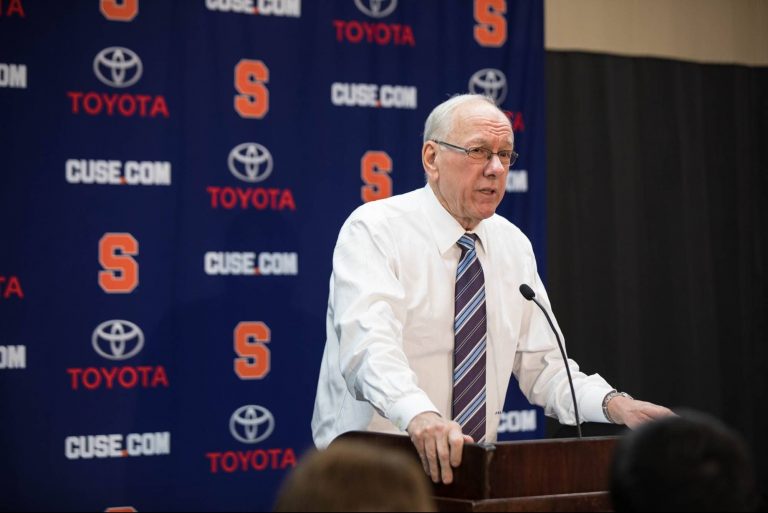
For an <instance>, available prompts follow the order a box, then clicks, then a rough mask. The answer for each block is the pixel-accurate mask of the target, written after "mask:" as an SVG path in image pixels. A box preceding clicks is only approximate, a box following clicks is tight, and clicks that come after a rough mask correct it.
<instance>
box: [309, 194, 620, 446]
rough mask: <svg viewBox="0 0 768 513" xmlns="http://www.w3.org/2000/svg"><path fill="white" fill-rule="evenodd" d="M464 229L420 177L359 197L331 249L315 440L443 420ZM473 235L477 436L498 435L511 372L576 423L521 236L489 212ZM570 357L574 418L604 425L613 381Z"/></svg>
mask: <svg viewBox="0 0 768 513" xmlns="http://www.w3.org/2000/svg"><path fill="white" fill-rule="evenodd" d="M464 233H465V230H464V228H462V226H461V225H460V224H459V223H458V222H457V221H456V220H455V219H454V218H453V217H452V216H451V215H450V214H449V213H448V211H447V210H445V208H443V206H442V205H441V204H440V203H439V201H438V200H437V198H436V196H435V194H434V193H433V191H432V189H431V187H430V186H429V185H427V186H426V187H425V188H424V189H420V190H417V191H414V192H411V193H408V194H404V195H401V196H395V197H393V198H389V199H385V200H380V201H376V202H373V203H368V204H366V205H363V206H361V207H360V208H358V209H357V210H356V211H355V212H354V213H353V214H352V215H351V216H350V217H349V219H348V220H347V221H346V223H345V224H344V226H343V227H342V229H341V233H340V234H339V239H338V242H337V244H336V249H335V252H334V256H333V274H332V276H331V283H330V297H329V300H328V314H327V320H326V329H327V340H326V346H325V352H324V355H323V361H322V366H321V369H320V378H319V382H318V387H317V397H316V400H315V411H314V415H313V418H312V433H313V437H314V440H315V444H316V445H317V446H318V447H320V448H324V447H326V446H327V445H328V444H330V442H331V441H333V439H334V438H336V437H337V436H339V435H341V434H343V433H345V432H348V431H360V430H367V431H377V432H387V433H400V434H404V431H405V429H406V428H407V427H408V424H409V423H410V422H411V420H412V419H413V418H414V417H415V416H416V415H418V414H419V413H422V412H428V411H431V412H437V413H439V414H440V415H441V416H443V417H444V418H446V419H450V415H451V401H452V394H453V343H454V332H453V324H454V290H455V285H456V268H457V266H458V262H459V257H460V256H461V248H460V247H459V246H458V245H457V242H458V240H459V238H460V237H461V236H462V235H463V234H464ZM473 233H476V234H477V235H478V237H479V243H478V244H477V253H478V258H479V259H480V263H481V264H482V266H483V271H484V274H485V288H486V310H487V316H488V343H487V357H486V361H487V369H486V379H487V384H486V389H487V404H486V411H487V415H488V417H487V421H486V425H487V438H486V440H487V441H488V442H495V441H496V434H497V430H498V425H499V417H500V415H501V412H502V409H503V407H504V399H505V395H506V391H507V386H508V384H509V379H510V376H511V375H512V374H513V373H514V375H515V377H517V379H518V381H519V383H520V388H521V390H522V391H523V393H524V394H525V396H526V397H527V398H528V400H529V401H530V402H531V403H534V404H537V405H540V406H543V407H544V411H545V414H546V415H549V416H552V417H557V418H558V419H559V420H560V422H561V423H564V424H572V425H573V424H575V423H576V421H575V415H574V413H573V401H572V400H571V395H570V388H569V386H568V378H567V374H566V371H565V366H564V365H563V359H562V357H561V355H560V350H559V349H558V346H557V341H556V339H555V335H554V334H553V333H552V331H551V329H550V327H549V324H548V323H547V320H546V318H545V317H544V314H543V313H542V312H541V311H540V310H539V309H538V308H537V307H536V305H535V304H534V303H533V302H530V301H526V300H525V299H524V298H523V297H522V296H521V294H520V292H519V290H518V289H519V287H520V285H521V284H522V283H527V284H529V285H530V286H531V288H533V290H534V291H535V292H536V297H537V299H538V300H539V301H541V302H542V303H543V304H544V306H545V307H546V308H548V309H549V308H550V305H549V300H548V298H547V295H546V291H545V290H544V286H543V285H542V283H541V280H540V279H539V275H538V272H537V270H536V260H535V257H534V254H533V249H532V247H531V243H530V241H529V240H528V238H527V237H526V236H525V235H523V233H522V232H521V231H520V230H519V229H518V228H517V227H516V226H514V225H513V224H512V223H510V222H509V221H507V220H506V219H504V218H503V217H500V216H498V215H494V216H493V217H491V218H489V219H486V220H484V221H482V222H481V223H480V224H479V225H478V226H477V227H476V228H475V230H474V232H473ZM550 311H551V310H550ZM555 323H556V321H555ZM558 330H559V327H558ZM569 365H570V368H571V374H572V375H573V380H574V388H575V390H576V396H577V401H578V404H579V413H580V414H581V418H582V421H592V422H607V419H606V418H605V416H604V415H603V412H602V400H603V397H604V396H605V395H606V394H607V393H608V392H610V391H611V390H612V387H611V386H610V385H608V383H606V382H605V380H604V379H603V378H601V377H600V376H599V375H597V374H594V375H592V376H587V375H585V374H583V373H581V372H579V367H578V365H577V364H576V362H574V361H573V360H570V359H569Z"/></svg>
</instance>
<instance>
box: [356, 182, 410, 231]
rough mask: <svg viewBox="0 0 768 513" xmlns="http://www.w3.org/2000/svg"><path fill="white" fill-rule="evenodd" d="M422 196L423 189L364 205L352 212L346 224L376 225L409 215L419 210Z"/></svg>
mask: <svg viewBox="0 0 768 513" xmlns="http://www.w3.org/2000/svg"><path fill="white" fill-rule="evenodd" d="M423 194H424V190H423V189H417V190H415V191H411V192H408V193H405V194H399V195H397V196H392V197H391V198H385V199H380V200H376V201H371V202H370V203H365V204H364V205H360V206H359V207H358V208H357V209H355V211H354V212H352V214H351V215H350V216H349V219H348V220H347V222H366V223H378V222H385V221H387V220H388V219H392V218H395V217H401V216H403V215H410V214H412V213H413V212H414V211H416V210H418V209H419V208H420V204H421V200H422V199H423Z"/></svg>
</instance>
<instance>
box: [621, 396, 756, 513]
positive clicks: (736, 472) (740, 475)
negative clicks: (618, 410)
mask: <svg viewBox="0 0 768 513" xmlns="http://www.w3.org/2000/svg"><path fill="white" fill-rule="evenodd" d="M754 476H755V474H754V467H753V463H752V461H751V457H750V453H749V451H748V449H747V447H746V444H745V443H744V441H743V440H742V439H741V437H740V436H739V435H738V434H736V433H735V432H734V431H732V430H730V429H728V428H727V427H726V426H725V425H724V424H722V423H721V422H720V421H718V420H717V419H715V418H713V417H710V416H708V415H705V414H703V413H700V412H693V411H688V412H680V416H679V417H667V418H664V419H660V420H656V421H652V422H649V423H648V424H645V425H642V426H641V427H640V428H638V429H637V430H635V431H633V432H630V433H629V434H627V435H626V436H625V437H624V438H623V439H622V440H621V441H620V442H619V444H618V446H617V449H616V454H615V457H614V463H613V469H612V478H611V498H612V500H613V505H614V508H615V510H616V511H754V509H755V508H756V507H757V503H756V500H757V495H756V488H755V477H754Z"/></svg>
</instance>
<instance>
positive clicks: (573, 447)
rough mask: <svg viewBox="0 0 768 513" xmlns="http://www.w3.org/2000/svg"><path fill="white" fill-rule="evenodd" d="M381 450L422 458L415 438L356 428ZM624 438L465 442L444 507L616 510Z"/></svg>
mask: <svg viewBox="0 0 768 513" xmlns="http://www.w3.org/2000/svg"><path fill="white" fill-rule="evenodd" d="M339 440H356V441H361V442H365V443H369V444H372V445H375V446H376V447H379V448H381V450H402V451H405V452H407V453H409V454H410V455H412V456H413V457H414V458H415V459H416V461H419V465H421V462H420V460H419V455H418V453H417V452H416V449H415V448H414V447H413V444H411V441H410V439H409V438H407V437H404V436H397V435H384V434H376V433H363V432H353V433H347V434H345V435H343V436H341V437H340V438H339ZM617 440H618V437H599V438H582V439H578V438H566V439H554V440H526V441H521V442H501V443H497V444H495V445H478V444H468V445H465V446H464V453H463V459H462V464H461V466H460V467H459V468H457V469H454V482H453V484H451V485H449V486H446V485H443V484H439V485H435V487H434V490H435V501H436V503H437V506H438V509H439V510H440V511H611V509H612V506H611V501H610V496H609V492H608V484H609V476H610V467H611V461H612V458H613V451H614V448H615V445H616V441H617Z"/></svg>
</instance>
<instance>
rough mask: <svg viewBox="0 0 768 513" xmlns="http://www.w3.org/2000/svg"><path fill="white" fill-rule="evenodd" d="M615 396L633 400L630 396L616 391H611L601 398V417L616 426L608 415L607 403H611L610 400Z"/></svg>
mask: <svg viewBox="0 0 768 513" xmlns="http://www.w3.org/2000/svg"><path fill="white" fill-rule="evenodd" d="M616 396H622V397H627V398H629V399H634V397H632V396H631V395H629V394H628V393H626V392H619V391H617V390H615V389H614V390H611V391H610V392H608V393H607V394H605V397H603V415H605V418H606V419H607V420H608V422H610V423H611V424H616V421H615V420H613V417H611V415H610V414H609V413H608V403H609V402H611V399H613V398H614V397H616Z"/></svg>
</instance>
